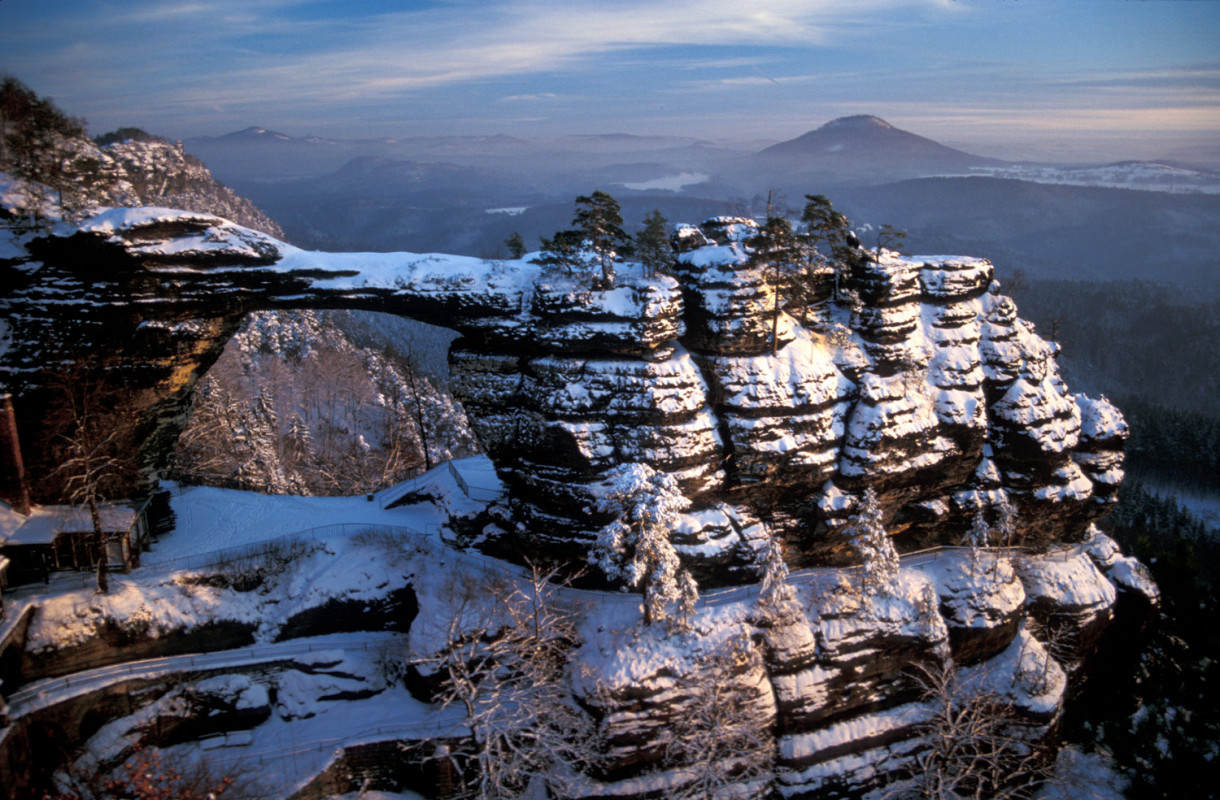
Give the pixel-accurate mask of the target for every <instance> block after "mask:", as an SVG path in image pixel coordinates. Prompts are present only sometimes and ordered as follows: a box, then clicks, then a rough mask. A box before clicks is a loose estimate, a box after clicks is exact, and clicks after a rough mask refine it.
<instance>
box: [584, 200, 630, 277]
mask: <svg viewBox="0 0 1220 800" xmlns="http://www.w3.org/2000/svg"><path fill="white" fill-rule="evenodd" d="M572 224H573V225H575V226H576V228H577V230H579V231H580V232H581V233H582V234H583V235H584V239H585V241H586V242H587V243H588V246H589V248H590V249H592V250H593V252H594V253H596V254H597V261H598V264H599V265H600V266H601V271H602V284H603V285H605V286H610V285H613V283H614V262H615V260H616V259H617V258H619V257H621V256H625V255H630V253H631V237H629V236H628V235H627V233H626V232H625V231H624V230H623V214H622V210H621V209H620V208H619V204H618V201H617V200H615V199H614V198H613V197H611V196H610V195H608V194H606V193H605V192H603V191H600V190H598V191H594V192H593V194H591V195H581V196H579V197H577V198H576V215H575V216H574V217H573V218H572Z"/></svg>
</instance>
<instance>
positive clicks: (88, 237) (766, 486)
mask: <svg viewBox="0 0 1220 800" xmlns="http://www.w3.org/2000/svg"><path fill="white" fill-rule="evenodd" d="M756 233H757V226H756V225H755V223H754V222H753V221H752V220H746V219H740V218H717V219H713V220H709V221H708V222H706V223H704V224H703V225H702V226H700V227H697V228H696V227H692V226H684V227H680V228H679V229H678V231H677V232H676V234H675V244H676V249H677V250H678V255H677V257H676V264H675V266H674V268H673V270H672V272H673V274H674V276H675V277H668V276H659V277H655V278H643V277H640V276H639V274H638V271H636V270H635V268H634V267H633V265H621V266H620V270H619V277H618V280H617V282H616V283H615V284H614V285H613V286H612V287H610V288H605V289H594V288H591V285H590V284H589V283H588V282H586V281H582V280H580V279H577V278H571V277H567V276H563V275H558V274H553V273H546V272H544V271H543V270H542V268H541V267H539V266H537V265H535V264H533V263H530V262H529V261H526V260H522V261H509V262H499V261H493V262H488V261H482V260H478V259H473V258H462V257H455V256H441V255H417V254H406V253H395V254H328V253H308V252H303V251H300V250H297V249H295V248H292V247H290V246H288V245H285V244H283V243H282V242H278V241H276V240H275V239H272V238H271V237H269V236H266V235H264V234H260V233H257V232H254V231H251V230H248V229H244V228H240V227H238V226H235V225H232V224H230V223H227V222H225V221H223V220H220V219H218V218H215V217H210V216H207V215H202V214H189V213H185V212H174V211H166V210H161V209H125V210H124V209H118V210H113V211H108V212H105V213H103V214H100V215H98V216H96V217H94V218H92V219H89V220H86V221H85V222H84V223H83V224H82V225H80V226H79V227H76V228H67V227H64V228H58V229H56V230H55V231H54V232H52V233H51V234H44V235H38V236H29V235H27V236H25V237H24V238H22V239H20V240H16V241H14V242H13V243H11V244H10V245H9V246H7V249H6V250H5V251H4V255H3V257H2V258H0V269H2V270H3V273H4V275H5V279H6V281H7V283H8V284H9V286H10V287H11V290H10V291H9V292H8V295H7V296H6V298H5V299H4V301H3V305H2V308H0V313H2V314H3V321H4V330H3V335H4V340H5V342H6V344H5V346H4V348H3V352H2V353H0V380H2V381H3V384H4V387H5V388H6V389H7V390H8V391H10V392H12V393H13V394H14V396H15V405H16V406H17V409H18V416H19V425H20V428H21V435H22V438H23V440H24V441H25V442H26V443H27V454H30V457H31V460H32V462H33V463H32V464H31V465H30V467H31V471H32V472H33V473H34V474H35V476H42V477H46V476H48V475H49V474H50V473H51V472H52V469H53V464H54V463H56V462H55V461H54V458H55V456H56V447H55V444H54V443H55V441H56V434H57V433H59V432H60V431H58V430H56V429H55V428H54V420H55V417H56V415H55V414H53V413H47V412H48V409H54V408H62V407H64V405H65V401H64V398H63V393H62V389H61V388H57V385H60V386H61V385H62V383H63V375H64V373H66V372H71V371H72V370H76V371H77V372H89V371H94V372H97V373H98V374H100V375H101V376H102V377H103V378H104V379H105V380H104V381H102V384H103V385H104V389H100V390H99V391H101V392H103V394H104V396H103V397H101V398H100V400H99V402H103V403H104V404H105V405H107V406H108V407H112V408H114V409H116V410H117V411H118V412H119V416H121V417H122V418H123V419H124V420H127V423H128V428H127V430H126V431H125V435H126V436H127V437H128V438H129V440H130V443H131V447H132V449H133V451H134V452H136V453H137V456H138V458H137V460H138V462H139V466H140V467H141V468H142V470H143V474H144V475H145V476H146V477H153V478H155V476H156V474H157V471H158V470H159V469H160V468H161V466H163V464H164V463H165V459H166V456H167V454H168V451H169V449H170V448H171V447H172V444H173V441H174V439H175V437H176V435H177V432H178V431H179V430H180V429H181V427H182V424H183V421H184V419H185V415H186V414H187V413H189V407H190V397H191V391H192V389H193V387H194V384H195V381H196V380H197V379H198V378H199V377H200V376H201V375H202V374H203V373H204V372H205V371H206V369H207V368H208V366H210V364H211V363H212V362H213V361H214V360H215V358H216V357H217V356H218V354H219V352H220V350H221V348H222V347H223V345H224V342H225V341H226V339H227V338H228V337H229V336H230V335H231V334H232V332H233V330H234V329H235V328H236V326H237V324H238V323H239V321H240V319H241V318H242V316H243V315H244V314H246V313H248V312H250V311H252V310H255V309H265V308H363V309H370V310H376V311H383V312H387V313H393V314H399V315H403V316H408V317H412V318H416V319H420V320H423V321H425V322H429V323H433V324H440V325H444V326H447V327H450V328H453V329H455V330H457V331H458V332H459V333H460V334H461V338H460V339H458V340H457V342H456V343H455V345H454V348H453V350H452V352H451V360H452V367H453V370H452V372H453V383H454V389H455V394H457V396H458V397H459V398H460V399H461V400H462V402H463V404H464V405H465V407H466V410H467V412H468V414H469V417H470V419H471V421H472V423H473V425H474V427H475V428H476V430H477V432H478V434H479V435H480V437H481V438H482V440H483V443H484V445H485V447H486V448H487V451H488V453H489V454H490V455H491V457H492V459H493V461H494V462H495V465H496V468H497V471H498V472H499V474H500V475H501V477H502V478H503V479H504V481H505V482H506V484H507V485H508V486H509V489H510V496H511V500H510V505H511V506H512V510H513V514H512V518H511V524H510V525H509V526H507V527H508V528H510V529H511V530H510V533H512V534H513V535H518V536H519V538H521V539H523V540H525V541H526V542H527V543H528V542H531V541H532V542H534V543H535V544H537V543H539V542H546V543H558V544H564V545H568V546H570V547H571V548H572V549H573V550H574V551H579V550H580V549H582V548H583V547H585V546H587V542H588V539H589V537H590V536H591V535H592V534H593V533H594V532H595V531H596V529H597V527H598V526H599V524H600V521H599V520H598V519H597V518H596V515H591V514H590V509H591V507H592V500H593V499H595V498H596V496H597V495H598V493H599V491H600V487H601V482H602V479H603V476H604V475H605V474H606V473H607V472H608V470H610V469H611V468H613V467H614V466H615V465H618V464H622V463H629V462H646V463H649V464H650V465H652V466H653V467H654V468H655V469H658V470H661V471H663V472H667V473H670V474H672V475H674V476H675V477H677V478H678V481H679V483H680V485H681V487H682V489H683V491H684V492H685V493H686V494H687V496H688V497H691V498H692V499H693V500H694V501H695V506H694V511H693V512H692V515H691V516H690V517H688V522H687V524H686V525H685V526H684V529H685V530H686V531H687V533H686V534H685V536H686V538H687V543H688V544H691V545H695V544H702V545H705V546H701V547H692V548H691V549H690V553H689V555H690V556H691V557H692V558H694V559H695V560H696V561H702V562H703V563H704V565H705V566H706V567H707V568H708V569H712V568H716V567H718V566H723V565H724V564H725V563H728V562H732V561H734V560H737V561H740V560H741V558H740V557H739V556H740V555H741V554H740V553H737V552H736V549H737V545H738V544H739V543H740V541H741V540H742V533H743V531H744V529H745V528H746V527H748V525H749V524H750V523H748V522H741V520H743V519H747V518H751V510H752V511H753V514H754V515H757V516H761V517H763V518H764V520H765V521H768V522H769V523H771V524H773V526H775V527H777V528H780V529H783V530H784V532H785V534H786V535H787V537H788V539H789V542H790V545H792V546H791V547H790V551H791V553H792V554H793V555H794V557H796V558H798V559H800V558H804V559H811V560H817V559H826V558H833V557H837V556H839V555H841V554H843V553H844V552H845V550H844V547H843V545H842V542H841V541H840V540H839V537H838V536H837V531H839V530H840V529H842V528H843V527H844V525H845V524H846V522H847V521H848V519H849V518H850V516H851V514H852V513H854V510H855V508H856V506H857V503H858V499H859V496H860V494H861V493H862V492H863V490H864V488H865V487H872V488H873V489H874V490H875V491H876V492H877V494H878V496H879V497H880V498H881V501H882V506H883V509H884V514H885V518H886V522H887V525H888V527H889V529H890V531H891V533H896V534H899V536H900V539H899V540H900V542H907V543H909V546H912V547H913V546H916V545H918V544H923V543H927V542H933V541H942V542H956V540H957V539H958V538H959V537H960V535H961V533H962V532H963V531H964V529H965V527H967V526H968V525H969V516H968V515H967V514H963V513H960V512H962V511H966V510H969V509H974V510H983V511H984V512H986V513H987V514H992V513H993V511H992V510H991V509H992V508H993V506H994V505H995V504H996V502H997V501H998V500H999V499H1001V498H1006V499H1008V500H1009V501H1011V502H1012V503H1013V504H1014V505H1015V506H1016V507H1017V509H1018V511H1019V520H1018V527H1019V528H1020V529H1021V531H1022V532H1023V533H1024V534H1025V535H1026V536H1027V537H1031V538H1037V539H1039V540H1042V541H1052V540H1058V539H1079V538H1082V537H1083V536H1084V531H1085V528H1086V523H1087V521H1088V520H1089V519H1091V518H1093V517H1094V516H1096V515H1097V514H1099V513H1101V512H1102V511H1103V510H1104V508H1105V506H1106V505H1107V504H1108V503H1110V502H1112V501H1113V498H1114V492H1115V488H1116V486H1117V485H1118V483H1119V481H1120V479H1121V474H1122V469H1121V464H1122V453H1121V450H1122V445H1123V442H1124V440H1125V438H1126V427H1125V423H1124V422H1123V421H1122V417H1121V415H1120V414H1118V412H1117V411H1116V410H1114V409H1113V407H1112V406H1111V405H1110V404H1109V403H1107V402H1105V401H1104V400H1093V399H1090V398H1086V397H1083V396H1078V395H1073V394H1071V393H1070V392H1069V391H1068V390H1067V388H1066V386H1065V385H1064V383H1063V381H1062V380H1061V379H1060V377H1059V375H1058V371H1057V367H1056V364H1055V358H1054V356H1055V352H1056V349H1057V348H1056V346H1055V345H1052V344H1049V343H1047V342H1045V341H1043V340H1042V339H1041V338H1040V337H1038V336H1037V334H1036V333H1035V332H1034V331H1033V329H1032V327H1031V326H1030V325H1029V324H1028V323H1026V322H1024V321H1022V320H1021V319H1019V317H1018V316H1017V313H1016V308H1015V306H1014V304H1013V303H1012V301H1011V300H1010V299H1009V298H1007V297H1005V296H1004V295H1002V294H1000V293H999V287H998V285H997V284H995V282H994V281H993V269H992V266H991V264H990V263H989V262H987V261H985V260H980V259H973V258H964V257H935V258H926V257H903V256H899V255H896V254H894V253H891V252H888V251H885V252H882V253H880V254H873V253H866V252H865V251H859V252H857V254H856V255H855V256H854V257H853V258H852V259H851V260H850V263H846V264H842V265H837V267H836V265H830V264H822V265H815V267H814V268H810V267H809V265H790V264H788V265H786V264H779V265H776V264H769V263H765V262H760V261H759V259H758V258H757V254H756V253H755V251H754V250H753V245H752V242H753V241H754V240H755V239H754V237H755V236H756ZM797 267H799V269H797ZM836 270H837V275H836ZM794 275H795V276H799V278H800V280H801V281H803V282H804V285H801V286H799V287H798V286H796V285H795V283H794V282H795V278H793V277H792V276H794ZM798 289H799V291H798ZM65 365H66V366H65ZM61 367H63V368H62V369H61ZM69 368H70V369H69ZM43 487H44V489H45V491H51V490H52V489H53V487H51V486H49V485H46V484H44V485H43ZM44 493H45V492H44ZM722 501H727V502H729V503H731V504H733V505H735V506H737V507H738V511H736V512H734V513H732V514H728V515H725V516H723V518H721V519H720V520H719V522H718V523H716V524H717V525H720V527H719V528H716V525H713V526H712V528H713V529H709V530H708V531H706V532H705V531H703V530H702V527H701V526H703V525H704V524H705V523H704V520H705V517H704V516H701V515H702V514H703V512H705V511H707V510H709V509H713V508H716V507H717V505H716V504H717V503H719V502H722ZM726 526H727V528H726ZM730 529H731V530H730ZM709 543H719V544H718V545H717V544H709Z"/></svg>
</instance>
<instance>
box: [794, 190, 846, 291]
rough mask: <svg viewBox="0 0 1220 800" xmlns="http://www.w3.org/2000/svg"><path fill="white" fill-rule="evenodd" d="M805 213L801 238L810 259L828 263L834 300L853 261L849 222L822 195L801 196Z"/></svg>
mask: <svg viewBox="0 0 1220 800" xmlns="http://www.w3.org/2000/svg"><path fill="white" fill-rule="evenodd" d="M805 201H806V202H805V209H804V211H803V212H802V213H801V223H802V224H803V225H804V232H803V238H804V240H805V242H806V244H807V245H808V248H809V255H810V257H811V258H816V257H818V256H820V257H822V258H826V259H828V260H829V261H830V264H831V266H832V268H833V269H834V279H835V296H836V297H838V295H839V288H840V285H841V284H842V283H843V278H844V277H845V276H844V273H845V271H846V270H847V268H848V267H849V266H850V264H851V260H852V258H853V257H855V248H854V247H852V246H851V244H850V241H851V238H852V237H851V236H850V234H851V228H850V226H851V221H850V220H848V218H847V217H846V216H845V215H844V214H843V213H842V212H839V211H835V209H834V206H833V204H831V202H830V200H829V199H827V197H826V196H825V195H821V194H807V195H805Z"/></svg>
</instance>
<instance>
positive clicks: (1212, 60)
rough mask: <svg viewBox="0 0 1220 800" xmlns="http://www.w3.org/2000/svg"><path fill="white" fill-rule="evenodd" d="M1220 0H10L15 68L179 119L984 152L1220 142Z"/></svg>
mask: <svg viewBox="0 0 1220 800" xmlns="http://www.w3.org/2000/svg"><path fill="white" fill-rule="evenodd" d="M1217 41H1220V4H1218V3H1208V2H1166V1H1163V0H1162V1H1157V2H1129V3H1128V2H1120V3H1101V2H1080V3H1062V2H1046V1H1042V0H1023V1H1022V2H991V1H990V0H976V1H975V2H969V1H965V0H964V1H963V2H952V1H951V0H867V2H856V1H854V0H853V1H851V2H849V1H848V0H822V1H821V2H810V1H809V0H765V1H764V2H756V3H752V4H750V7H749V8H745V7H743V4H740V3H738V2H731V1H730V0H687V1H686V2H675V3H665V4H661V3H655V2H648V3H646V2H637V1H636V0H630V2H620V3H615V4H613V5H609V4H605V3H599V2H595V0H572V1H571V2H564V3H553V2H528V1H527V0H492V1H491V2H475V0H411V2H403V3H394V2H387V1H386V0H359V1H358V2H350V3H343V4H336V3H324V2H317V1H316V0H275V1H274V2H262V3H247V2H236V0H175V1H174V2H164V0H135V2H130V3H126V4H123V5H122V6H121V7H116V6H114V5H113V4H106V3H99V2H96V0H40V2H32V0H7V1H6V2H3V3H0V71H3V72H7V73H9V74H12V75H14V76H16V77H17V78H19V79H21V80H22V81H23V82H25V83H26V84H27V85H29V86H30V87H31V88H32V89H34V90H35V91H37V92H38V93H40V94H43V95H47V96H50V97H52V98H54V100H55V101H56V102H57V103H58V104H59V105H60V106H61V107H62V108H63V109H64V110H65V111H67V112H68V113H70V114H74V115H79V116H83V117H85V118H87V120H88V121H89V127H90V130H91V132H93V133H95V134H96V133H102V132H105V131H108V130H112V129H114V128H118V127H121V126H138V127H142V128H144V129H146V130H149V131H150V132H153V133H156V134H159V135H163V136H167V137H171V138H190V137H196V136H206V135H221V134H225V133H228V132H230V131H235V130H239V129H242V128H246V127H248V126H261V127H265V128H269V129H275V130H280V131H283V132H284V133H286V134H289V135H292V136H307V135H319V136H329V137H343V138H359V137H406V136H417V135H453V134H472V135H492V134H508V135H513V136H521V137H533V138H537V137H547V136H559V135H568V134H595V133H611V132H622V133H632V134H644V135H646V134H665V135H679V136H691V137H696V138H700V139H712V140H724V141H735V142H745V141H749V142H762V141H767V142H776V141H781V140H784V139H789V138H792V137H795V136H799V135H800V134H802V133H805V132H806V131H809V130H811V129H814V128H817V127H818V126H820V125H822V124H824V123H825V122H827V121H829V120H831V119H834V118H836V117H841V116H848V115H854V114H874V115H876V116H879V117H882V118H884V119H885V120H887V121H889V122H890V123H892V124H894V125H895V126H897V127H900V128H903V129H905V130H910V131H912V132H915V133H918V134H920V135H923V136H927V137H930V138H933V139H936V140H937V141H941V142H943V143H945V144H949V145H951V146H954V147H959V148H962V149H966V150H968V151H970V152H975V153H978V154H980V155H995V156H1000V157H1006V158H1062V159H1084V158H1102V159H1118V158H1157V157H1165V156H1166V155H1170V154H1172V153H1173V152H1174V151H1178V150H1180V149H1181V148H1184V147H1208V146H1210V147H1215V146H1216V144H1217V142H1220V58H1218V57H1217V55H1216V50H1215V44H1216V42H1217Z"/></svg>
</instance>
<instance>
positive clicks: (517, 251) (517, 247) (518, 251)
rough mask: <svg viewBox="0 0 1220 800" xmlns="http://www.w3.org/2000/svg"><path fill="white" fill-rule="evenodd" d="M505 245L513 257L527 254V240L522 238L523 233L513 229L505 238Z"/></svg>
mask: <svg viewBox="0 0 1220 800" xmlns="http://www.w3.org/2000/svg"><path fill="white" fill-rule="evenodd" d="M504 246H505V247H507V248H508V254H509V255H510V256H512V257H513V258H521V256H523V255H525V240H524V239H522V238H521V234H520V233H517V232H516V231H513V232H512V234H511V235H510V236H509V237H508V238H507V239H505V240H504Z"/></svg>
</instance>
